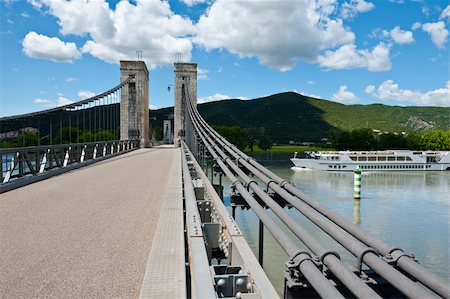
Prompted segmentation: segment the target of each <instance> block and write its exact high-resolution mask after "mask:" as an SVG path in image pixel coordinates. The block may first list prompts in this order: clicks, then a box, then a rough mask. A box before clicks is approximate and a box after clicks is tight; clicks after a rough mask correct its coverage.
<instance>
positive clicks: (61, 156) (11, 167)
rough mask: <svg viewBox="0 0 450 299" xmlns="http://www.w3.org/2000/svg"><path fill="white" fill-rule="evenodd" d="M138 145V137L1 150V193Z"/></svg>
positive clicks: (132, 148) (129, 149)
mask: <svg viewBox="0 0 450 299" xmlns="http://www.w3.org/2000/svg"><path fill="white" fill-rule="evenodd" d="M137 148H139V140H115V141H102V142H89V143H75V144H60V145H47V146H31V147H20V148H9V149H0V159H1V164H0V174H1V175H0V179H1V180H0V193H1V192H5V191H7V190H11V189H13V188H17V187H18V186H23V185H25V184H27V183H31V182H34V181H37V180H41V179H43V178H47V177H49V176H51V175H55V174H59V173H62V172H65V171H68V170H70V169H73V168H77V167H81V166H83V165H87V164H90V163H93V162H95V161H100V160H103V159H106V158H109V157H113V156H115V155H117V154H121V153H125V152H128V151H131V150H134V149H137ZM19 182H20V183H19Z"/></svg>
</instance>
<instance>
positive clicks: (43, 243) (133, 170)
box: [0, 148, 179, 298]
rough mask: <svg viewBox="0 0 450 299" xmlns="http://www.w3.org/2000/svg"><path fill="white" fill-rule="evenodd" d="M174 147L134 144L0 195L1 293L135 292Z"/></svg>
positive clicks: (83, 294) (77, 294)
mask: <svg viewBox="0 0 450 299" xmlns="http://www.w3.org/2000/svg"><path fill="white" fill-rule="evenodd" d="M175 153H176V151H175V150H174V149H172V148H152V149H141V150H137V151H134V152H131V153H128V154H125V155H122V156H119V157H116V158H113V159H110V160H106V161H104V162H100V163H97V164H94V165H92V166H89V167H85V168H81V169H79V170H76V171H73V172H69V173H67V174H64V175H61V176H57V177H54V178H51V179H48V180H45V181H41V182H38V183H35V184H31V185H28V186H25V187H22V188H20V189H16V190H13V191H10V192H6V193H4V194H0V297H1V298H19V297H59V298H67V297H72V298H73V297H77V298H86V297H96V298H98V297H102V298H104V297H108V298H111V297H115V298H117V297H120V298H129V297H138V296H139V291H140V288H141V284H142V280H143V276H144V272H145V269H146V263H147V257H148V255H149V251H150V248H151V245H152V240H153V237H154V234H155V230H156V224H157V222H158V216H159V213H160V209H161V206H162V202H163V199H164V194H165V193H166V187H167V184H168V181H169V177H170V176H171V175H172V174H171V173H170V172H171V170H172V169H175V168H172V163H173V161H174V156H175ZM178 153H179V152H178Z"/></svg>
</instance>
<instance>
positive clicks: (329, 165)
mask: <svg viewBox="0 0 450 299" xmlns="http://www.w3.org/2000/svg"><path fill="white" fill-rule="evenodd" d="M291 161H292V163H293V164H294V167H296V168H299V169H317V170H324V171H354V170H355V169H356V166H359V167H360V168H361V169H362V170H363V171H445V170H450V163H406V162H405V163H402V162H396V163H383V164H381V163H370V162H360V163H339V162H324V161H321V160H319V159H299V158H292V159H291Z"/></svg>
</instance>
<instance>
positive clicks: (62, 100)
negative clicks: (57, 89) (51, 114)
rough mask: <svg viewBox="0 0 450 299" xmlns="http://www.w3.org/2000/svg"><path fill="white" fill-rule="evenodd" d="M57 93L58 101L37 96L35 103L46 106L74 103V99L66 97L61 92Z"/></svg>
mask: <svg viewBox="0 0 450 299" xmlns="http://www.w3.org/2000/svg"><path fill="white" fill-rule="evenodd" d="M57 95H58V99H57V100H56V101H50V100H47V99H41V98H37V99H35V100H34V101H33V103H35V104H40V105H44V106H45V107H55V106H64V105H68V104H72V103H74V101H72V100H70V99H68V98H66V97H64V96H63V94H61V93H58V94H57Z"/></svg>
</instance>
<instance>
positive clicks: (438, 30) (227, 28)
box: [0, 0, 450, 116]
mask: <svg viewBox="0 0 450 299" xmlns="http://www.w3.org/2000/svg"><path fill="white" fill-rule="evenodd" d="M449 30H450V5H449V2H448V1H446V0H445V1H444V0H442V1H441V0H431V1H426V0H377V1H375V0H372V1H369V0H344V1H337V0H274V1H272V0H241V1H234V0H215V1H213V0H169V1H160V0H136V1H134V0H122V1H118V0H116V1H106V0H91V1H88V0H73V1H63V0H0V46H1V48H0V51H1V52H0V54H1V55H0V69H1V75H0V116H9V115H16V114H22V113H28V112H33V111H39V110H43V109H47V108H50V107H55V106H58V105H64V104H68V103H71V102H73V101H79V100H81V99H84V98H87V97H90V96H93V95H96V94H99V93H102V92H104V91H106V90H108V89H110V88H112V87H114V86H116V85H118V84H119V80H120V79H119V72H120V70H119V61H120V60H135V59H136V58H137V55H136V52H137V51H142V59H143V60H144V61H145V62H146V64H147V67H148V68H149V72H150V84H149V86H150V91H149V103H150V107H151V108H153V109H155V108H162V107H168V106H173V93H172V92H168V91H167V86H168V85H169V84H173V63H174V62H175V60H176V59H177V58H176V57H177V53H181V60H182V61H183V62H196V63H198V71H199V72H198V101H199V102H207V101H214V100H223V99H229V98H239V99H253V98H259V97H263V96H267V95H271V94H275V93H280V92H287V91H294V92H297V93H300V94H303V95H307V96H313V97H317V98H322V99H327V100H331V101H336V102H340V103H344V104H371V103H382V104H386V105H400V106H447V107H450V68H449V60H450V51H449Z"/></svg>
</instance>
